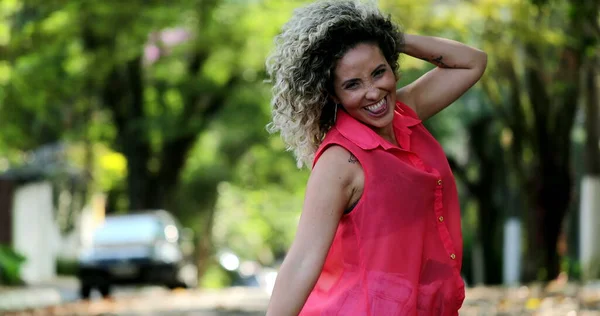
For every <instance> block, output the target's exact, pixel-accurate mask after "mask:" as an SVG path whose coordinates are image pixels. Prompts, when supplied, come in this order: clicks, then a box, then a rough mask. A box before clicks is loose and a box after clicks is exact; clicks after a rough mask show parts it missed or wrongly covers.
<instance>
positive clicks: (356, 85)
mask: <svg viewBox="0 0 600 316" xmlns="http://www.w3.org/2000/svg"><path fill="white" fill-rule="evenodd" d="M357 87H358V83H356V82H352V83H349V84H347V85H346V87H345V88H346V89H348V90H352V89H356V88H357Z"/></svg>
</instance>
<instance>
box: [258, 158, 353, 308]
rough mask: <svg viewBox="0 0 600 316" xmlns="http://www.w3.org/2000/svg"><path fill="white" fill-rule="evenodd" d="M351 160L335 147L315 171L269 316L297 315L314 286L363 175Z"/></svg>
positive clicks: (320, 161)
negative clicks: (357, 175) (356, 181)
mask: <svg viewBox="0 0 600 316" xmlns="http://www.w3.org/2000/svg"><path fill="white" fill-rule="evenodd" d="M349 157H351V156H350V153H349V152H348V151H346V150H345V149H343V148H341V147H338V146H333V147H330V148H328V149H327V150H326V151H325V152H324V153H323V155H322V156H321V157H320V159H319V161H318V162H317V164H316V165H315V167H314V168H313V170H312V173H311V176H310V178H309V180H308V184H307V188H306V197H305V201H304V207H303V210H302V215H301V217H300V222H299V223H298V229H297V232H296V237H295V239H294V242H293V243H292V246H291V248H290V250H289V252H288V254H287V256H286V257H285V259H284V261H283V264H282V265H281V268H280V270H279V274H278V275H277V280H276V281H275V287H274V289H273V294H272V296H271V301H270V303H269V308H268V310H267V316H296V315H298V314H299V313H300V310H301V309H302V307H303V306H304V304H305V302H306V299H307V298H308V296H309V294H310V292H311V290H312V289H313V287H314V286H315V283H316V282H317V279H318V277H319V275H320V273H321V269H322V268H323V264H324V263H325V258H326V256H327V253H328V252H329V248H330V247H331V243H332V242H333V238H334V236H335V233H336V231H337V227H338V224H339V221H340V218H341V217H342V215H343V212H344V209H345V208H346V207H347V205H348V204H349V201H350V198H351V197H352V194H353V192H355V190H354V189H353V186H354V183H355V179H356V177H355V175H356V174H357V172H362V169H360V166H359V165H358V164H356V163H355V160H351V159H349ZM357 168H358V169H357Z"/></svg>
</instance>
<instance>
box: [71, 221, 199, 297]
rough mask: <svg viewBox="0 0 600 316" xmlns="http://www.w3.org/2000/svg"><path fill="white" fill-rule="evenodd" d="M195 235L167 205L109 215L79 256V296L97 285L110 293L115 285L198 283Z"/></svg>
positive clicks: (174, 285)
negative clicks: (182, 225) (183, 225)
mask: <svg viewBox="0 0 600 316" xmlns="http://www.w3.org/2000/svg"><path fill="white" fill-rule="evenodd" d="M192 239H193V238H192V236H191V233H189V230H188V229H183V228H182V227H181V225H179V223H178V222H177V221H176V220H175V218H174V217H173V216H172V215H171V214H170V213H168V212H166V211H162V210H160V211H149V212H143V213H133V214H127V215H114V216H107V217H106V218H105V220H104V222H103V223H102V224H101V225H100V226H98V227H97V228H96V229H95V231H94V233H93V238H92V242H91V245H89V246H88V247H86V248H85V249H84V250H83V251H82V253H81V256H80V259H79V272H78V277H79V280H80V283H81V289H80V293H81V297H82V298H89V296H90V293H91V290H92V289H94V288H97V289H98V290H99V291H100V293H101V294H102V296H104V297H107V296H109V295H110V292H111V288H112V287H113V285H125V284H126V285H164V286H167V287H169V288H177V287H184V288H190V287H195V286H197V281H198V277H197V269H196V266H195V265H194V261H193V254H194V243H193V240H192Z"/></svg>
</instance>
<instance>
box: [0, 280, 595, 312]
mask: <svg viewBox="0 0 600 316" xmlns="http://www.w3.org/2000/svg"><path fill="white" fill-rule="evenodd" d="M267 303H268V295H267V294H266V293H265V292H264V291H262V290H260V289H252V288H231V289H226V290H221V291H209V290H194V291H184V290H175V291H168V290H165V289H162V288H143V289H127V288H125V289H120V290H118V291H117V292H116V295H115V298H114V299H111V300H103V299H101V298H99V297H98V296H95V297H93V298H92V300H90V301H87V302H81V301H79V302H71V303H67V304H63V305H61V306H59V307H53V308H45V309H38V310H30V311H27V312H21V313H12V314H6V315H7V316H12V315H111V316H112V315H115V316H116V315H120V316H154V315H156V316H158V315H167V316H175V315H197V316H255V315H264V310H265V307H266V306H267ZM460 315H461V316H463V315H466V316H471V315H531V316H533V315H535V316H538V315H539V316H554V315H556V316H600V283H595V284H590V285H586V286H583V287H582V286H579V285H576V284H562V285H554V286H550V287H548V288H541V287H539V286H530V287H520V288H512V289H504V288H494V287H479V288H470V289H468V290H467V298H466V300H465V303H464V305H463V308H462V310H461V312H460ZM383 316H385V315H383Z"/></svg>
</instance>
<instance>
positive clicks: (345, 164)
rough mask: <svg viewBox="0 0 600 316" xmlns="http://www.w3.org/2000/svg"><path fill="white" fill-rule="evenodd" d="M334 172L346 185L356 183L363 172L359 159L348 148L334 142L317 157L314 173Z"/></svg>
mask: <svg viewBox="0 0 600 316" xmlns="http://www.w3.org/2000/svg"><path fill="white" fill-rule="evenodd" d="M323 172H325V173H333V174H336V177H337V178H338V179H339V180H341V183H342V184H344V185H349V184H352V183H355V182H356V180H357V177H359V176H360V175H361V174H362V166H361V165H360V162H359V161H358V159H357V158H356V157H355V156H354V155H353V154H352V153H351V152H350V151H349V150H348V149H346V148H344V147H342V146H340V145H336V144H332V145H330V146H328V147H327V148H325V149H324V150H323V152H322V153H321V155H320V157H318V158H317V159H315V164H314V167H313V170H312V173H313V174H314V173H317V174H318V173H323Z"/></svg>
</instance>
